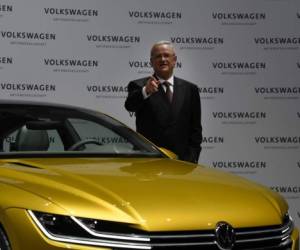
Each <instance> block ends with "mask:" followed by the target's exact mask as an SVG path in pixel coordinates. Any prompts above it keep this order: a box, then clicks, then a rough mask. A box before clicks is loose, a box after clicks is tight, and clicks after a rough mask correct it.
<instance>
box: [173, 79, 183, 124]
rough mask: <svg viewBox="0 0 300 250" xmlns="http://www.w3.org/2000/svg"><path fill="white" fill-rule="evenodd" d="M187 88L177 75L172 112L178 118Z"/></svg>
mask: <svg viewBox="0 0 300 250" xmlns="http://www.w3.org/2000/svg"><path fill="white" fill-rule="evenodd" d="M185 91H186V88H185V86H184V84H183V83H182V82H181V81H180V80H179V79H178V78H176V77H174V88H173V101H172V113H173V116H174V118H176V117H177V116H178V115H179V113H180V110H181V107H182V105H183V101H184V96H185Z"/></svg>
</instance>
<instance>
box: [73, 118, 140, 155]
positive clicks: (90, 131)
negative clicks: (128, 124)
mask: <svg viewBox="0 0 300 250" xmlns="http://www.w3.org/2000/svg"><path fill="white" fill-rule="evenodd" d="M68 120H69V122H70V123H71V125H72V126H73V128H74V129H75V130H76V132H77V133H78V135H79V137H80V139H81V140H95V141H97V142H98V143H99V144H98V145H97V150H98V151H99V152H107V153H126V152H132V150H133V148H134V146H133V145H132V143H130V142H129V141H128V140H127V139H126V138H124V137H123V136H121V135H119V134H117V133H116V132H114V131H113V130H111V129H109V128H107V127H105V126H103V125H101V124H99V123H96V122H93V121H88V120H83V119H73V118H72V119H68ZM92 147H95V145H92V144H91V145H86V151H89V150H92Z"/></svg>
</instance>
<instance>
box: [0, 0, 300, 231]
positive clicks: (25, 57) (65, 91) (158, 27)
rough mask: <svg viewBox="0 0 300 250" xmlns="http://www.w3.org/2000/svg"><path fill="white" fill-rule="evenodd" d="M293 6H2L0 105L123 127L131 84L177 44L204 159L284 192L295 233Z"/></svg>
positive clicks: (282, 1) (298, 169) (210, 0)
mask: <svg viewBox="0 0 300 250" xmlns="http://www.w3.org/2000/svg"><path fill="white" fill-rule="evenodd" d="M299 30H300V2H299V1H298V0H276V1H274V0H251V1H246V0H244V1H240V0H228V1H223V0H204V1H198V0H186V1H185V2H184V4H183V3H182V1H181V0H166V1H158V0H152V1H146V0H124V1H116V0H86V1H82V0H64V1H58V0H52V1H46V0H27V1H21V0H4V1H1V2H0V32H1V33H0V51H1V52H0V74H1V79H0V89H1V91H0V98H2V99H25V100H38V101H48V102H58V103H66V104H73V105H78V106H85V107H89V108H92V109H95V110H101V111H103V112H106V113H109V114H111V115H113V116H115V117H117V118H119V119H120V120H122V121H123V122H125V123H126V124H128V125H129V126H131V127H133V128H134V127H135V125H134V115H133V114H131V113H128V112H126V110H125V109H124V101H125V98H126V95H127V88H126V86H127V83H128V82H129V81H130V80H132V79H135V78H139V77H144V76H147V75H149V74H151V73H152V69H151V66H150V64H149V49H150V47H151V45H152V44H153V43H154V42H156V41H158V40H170V41H172V42H173V43H174V46H175V47H176V51H177V55H178V63H177V65H176V72H175V74H176V75H177V76H179V77H182V78H185V79H187V80H190V81H192V82H195V83H196V84H197V85H198V86H199V92H200V95H201V100H202V112H203V116H202V122H203V135H204V142H203V151H202V153H201V157H200V161H199V162H201V163H203V164H205V165H208V166H210V167H212V168H217V169H221V170H224V171H229V172H233V173H235V174H238V175H242V176H244V177H246V178H249V179H252V180H255V181H258V182H260V183H263V184H265V185H267V186H269V187H270V188H272V189H274V190H275V191H277V192H279V193H281V194H282V195H283V196H285V197H286V198H287V200H288V202H289V205H290V206H291V214H292V215H293V217H294V218H295V221H296V224H298V226H300V210H299V207H300V182H299V173H300V157H299V155H300V132H299V127H300V108H299V107H300V83H299V79H300V51H299V47H300V32H299Z"/></svg>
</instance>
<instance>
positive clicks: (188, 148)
mask: <svg viewBox="0 0 300 250" xmlns="http://www.w3.org/2000/svg"><path fill="white" fill-rule="evenodd" d="M148 79H149V78H142V79H138V80H134V81H131V82H130V83H129V84H128V97H127V99H126V101H125V108H126V109H127V110H128V111H131V112H135V115H136V129H137V131H138V132H139V133H141V134H142V135H144V136H145V137H146V138H147V139H149V140H150V141H152V142H153V143H155V144H156V145H158V146H159V147H164V148H167V149H169V150H171V151H173V152H174V153H175V154H177V155H178V158H179V159H181V160H185V161H191V162H198V158H199V154H200V151H201V142H202V126H201V104H200V96H199V91H198V87H197V86H196V85H194V84H192V83H190V82H187V81H185V80H183V79H180V78H177V77H174V88H173V101H172V104H170V103H169V102H168V100H167V97H166V94H165V91H164V89H163V88H162V86H161V85H160V87H159V91H158V92H156V93H154V94H152V95H151V96H149V97H148V98H146V99H144V98H143V94H142V88H143V86H145V84H146V82H147V80H148Z"/></svg>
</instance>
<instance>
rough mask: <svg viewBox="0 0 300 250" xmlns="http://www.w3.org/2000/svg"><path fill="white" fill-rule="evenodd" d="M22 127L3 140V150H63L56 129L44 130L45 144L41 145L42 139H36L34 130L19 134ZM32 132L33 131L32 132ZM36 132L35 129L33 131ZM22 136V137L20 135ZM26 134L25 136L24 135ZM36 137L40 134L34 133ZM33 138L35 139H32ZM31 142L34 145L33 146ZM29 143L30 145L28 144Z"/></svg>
mask: <svg viewBox="0 0 300 250" xmlns="http://www.w3.org/2000/svg"><path fill="white" fill-rule="evenodd" d="M21 129H24V128H19V129H17V130H15V131H13V132H12V133H10V134H9V135H8V136H6V137H5V138H4V140H3V152H14V151H56V152H57V151H64V145H63V142H62V140H61V138H60V136H59V134H58V132H57V131H56V130H44V131H43V132H45V133H44V136H47V138H46V140H47V145H48V146H44V147H43V146H42V144H43V142H42V141H37V138H34V134H33V133H34V131H30V130H28V131H29V133H30V134H28V135H25V134H24V133H23V134H22V135H21V136H20V131H21ZM32 132H33V133H32ZM35 132H37V131H35ZM22 136H23V137H22ZM25 136H27V137H25ZM36 136H37V137H38V136H39V137H40V136H41V134H39V135H36ZM34 140H35V141H34ZM32 142H33V143H34V144H35V145H36V148H34V146H33V144H32ZM30 143H31V145H29V144H30Z"/></svg>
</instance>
